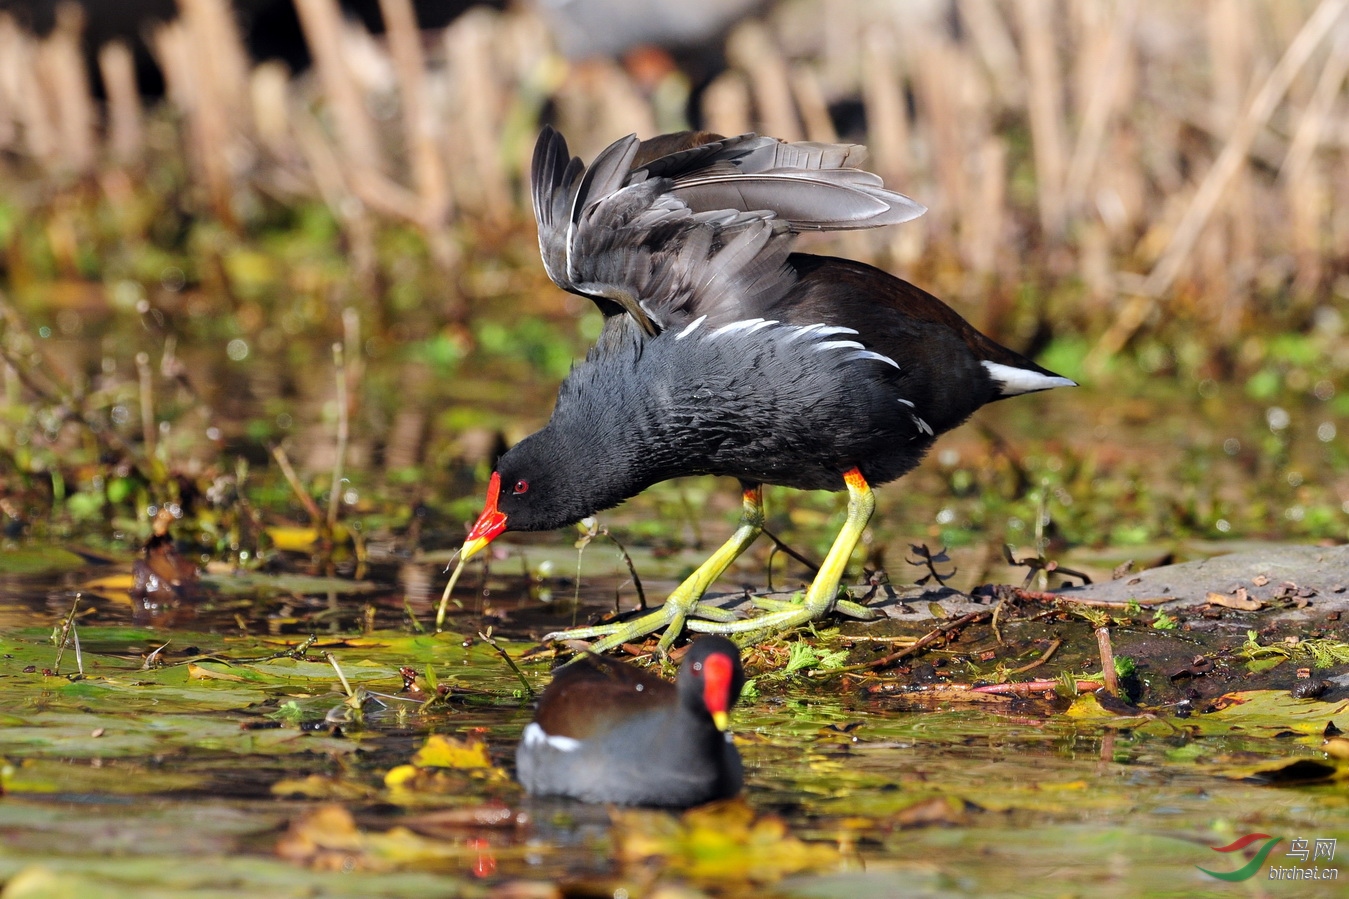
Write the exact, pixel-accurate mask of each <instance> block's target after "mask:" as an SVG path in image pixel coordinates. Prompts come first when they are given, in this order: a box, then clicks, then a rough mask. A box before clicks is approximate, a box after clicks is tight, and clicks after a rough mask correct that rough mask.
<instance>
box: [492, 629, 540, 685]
mask: <svg viewBox="0 0 1349 899" xmlns="http://www.w3.org/2000/svg"><path fill="white" fill-rule="evenodd" d="M478 636H479V637H480V638H482V641H483V642H484V643H486V644H487V645H488V646H490V647H492V648H493V649H495V650H496V651H497V655H499V656H501V658H503V659H505V661H506V666H507V667H508V668H510V669H511V671H512V672H513V673H514V674H515V676H516V678H517V679H518V680H519V681H520V686H522V687H524V688H525V695H526V696H527V697H529V698H530V699H533V698H534V688H533V687H532V686H531V685H530V683H529V680H528V679H527V678H526V677H525V673H524V672H523V671H521V670H520V667H519V666H518V665H516V664H515V660H514V659H512V658H511V657H510V653H508V652H506V650H505V649H504V648H502V646H501V644H499V643H497V641H496V638H495V637H493V636H492V629H491V628H490V627H489V628H488V629H487V633H483V632H482V631H478Z"/></svg>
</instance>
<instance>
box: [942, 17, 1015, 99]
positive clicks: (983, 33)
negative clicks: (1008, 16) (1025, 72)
mask: <svg viewBox="0 0 1349 899" xmlns="http://www.w3.org/2000/svg"><path fill="white" fill-rule="evenodd" d="M956 10H957V12H959V14H960V21H961V23H962V24H963V25H965V27H966V28H968V29H969V32H970V38H971V41H972V43H973V44H974V47H975V50H976V52H977V53H978V55H979V60H980V62H982V63H983V66H984V68H985V69H987V70H988V74H989V82H990V83H991V84H992V85H993V90H994V92H995V93H996V94H997V96H998V99H999V101H1000V102H1001V103H1002V104H1003V105H1004V106H1007V107H1009V108H1020V107H1021V106H1022V105H1024V102H1025V100H1024V98H1025V95H1026V80H1025V78H1024V77H1023V76H1022V71H1021V60H1020V57H1019V55H1018V53H1017V49H1016V44H1015V43H1014V42H1013V41H1012V35H1011V33H1010V31H1009V30H1008V28H1007V23H1006V21H1004V20H1003V18H1002V14H1001V13H1000V12H998V7H997V5H996V4H995V3H994V2H993V0H964V2H962V3H961V4H960V5H959V6H958V7H956Z"/></svg>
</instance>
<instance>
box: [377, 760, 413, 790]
mask: <svg viewBox="0 0 1349 899" xmlns="http://www.w3.org/2000/svg"><path fill="white" fill-rule="evenodd" d="M418 773H419V772H418V770H417V766H416V765H399V766H398V767H396V768H390V769H389V773H388V774H385V775H384V786H386V787H390V788H394V787H401V786H403V785H404V784H406V783H409V782H410V781H414V780H416V779H417V774H418Z"/></svg>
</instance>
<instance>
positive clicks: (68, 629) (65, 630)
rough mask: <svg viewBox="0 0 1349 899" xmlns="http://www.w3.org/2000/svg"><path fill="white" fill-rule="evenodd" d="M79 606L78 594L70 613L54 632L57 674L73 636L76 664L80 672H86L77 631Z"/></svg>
mask: <svg viewBox="0 0 1349 899" xmlns="http://www.w3.org/2000/svg"><path fill="white" fill-rule="evenodd" d="M79 608H80V598H79V597H78V596H76V597H75V602H73V603H72V604H71V606H70V614H68V615H66V617H65V620H63V621H62V622H61V625H60V627H59V628H58V629H57V630H56V632H55V633H53V634H52V641H53V642H54V643H56V660H55V661H54V662H52V671H53V672H55V673H56V674H60V673H61V657H62V656H64V655H65V654H66V643H67V642H69V641H70V638H71V637H72V636H74V638H75V641H74V643H75V665H76V667H78V668H79V672H80V674H84V660H83V659H81V658H80V638H79V635H78V634H77V633H76V632H75V613H76V612H78V611H79Z"/></svg>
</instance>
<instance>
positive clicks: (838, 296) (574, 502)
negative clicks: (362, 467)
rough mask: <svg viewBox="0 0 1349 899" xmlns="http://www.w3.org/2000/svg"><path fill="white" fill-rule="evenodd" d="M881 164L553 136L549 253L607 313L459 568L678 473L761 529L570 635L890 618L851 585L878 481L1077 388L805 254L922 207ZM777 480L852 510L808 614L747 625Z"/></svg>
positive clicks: (541, 213)
mask: <svg viewBox="0 0 1349 899" xmlns="http://www.w3.org/2000/svg"><path fill="white" fill-rule="evenodd" d="M863 153H864V151H863V148H861V147H857V146H844V145H832V144H817V143H784V142H782V141H778V140H776V139H774V138H770V137H759V136H756V135H752V134H749V135H742V136H740V137H733V138H722V137H720V136H718V135H713V134H708V133H696V134H695V133H688V132H685V133H682V134H673V135H663V136H661V137H657V138H653V139H652V140H649V141H646V142H644V143H639V142H638V140H637V138H636V137H635V136H629V137H625V138H623V139H622V140H620V141H617V142H616V143H614V144H612V145H610V146H609V147H608V148H607V149H605V150H604V151H602V152H601V153H600V154H599V156H598V157H596V159H595V161H594V163H593V164H592V165H591V166H590V168H589V169H587V168H586V167H585V166H583V165H582V163H581V161H580V160H579V159H575V158H570V157H569V156H568V153H567V144H566V141H564V140H563V138H562V136H561V135H560V134H558V133H557V132H556V131H554V130H552V129H551V128H545V129H544V131H543V134H542V135H541V136H540V137H539V140H538V144H537V145H536V146H535V150H534V161H533V169H532V175H533V196H534V212H535V217H536V218H537V219H538V225H539V246H540V249H541V251H542V255H543V263H544V266H545V268H546V269H547V271H548V275H549V277H551V278H552V279H553V281H555V282H556V283H557V284H558V285H559V286H561V287H563V288H565V289H567V290H569V291H571V292H573V293H577V294H580V295H581V296H585V297H589V298H590V299H592V300H594V302H595V303H596V304H597V305H598V306H599V308H600V310H601V311H602V312H603V313H604V315H605V322H604V327H603V329H602V331H601V333H600V336H599V339H598V341H597V342H596V344H595V346H594V347H593V348H592V349H591V350H590V352H589V353H588V354H587V356H586V358H585V361H584V362H581V363H579V364H578V365H576V366H575V367H574V368H573V369H572V371H571V373H570V374H569V375H568V376H567V379H566V380H565V381H564V382H563V384H562V387H561V390H560V391H559V393H558V398H557V406H556V408H555V409H554V410H553V416H552V419H551V420H550V421H549V422H548V424H547V426H546V427H544V428H543V429H542V430H541V431H538V432H537V433H535V434H532V435H530V436H528V437H526V438H525V439H523V440H521V441H520V442H519V443H518V444H516V445H515V446H514V447H512V448H511V449H510V450H509V451H507V452H506V453H505V454H504V455H502V456H501V458H500V459H499V460H498V461H497V469H496V472H495V473H493V475H492V477H491V481H490V482H489V484H488V487H487V503H486V507H485V508H484V509H483V512H482V515H481V516H480V517H479V518H478V520H477V523H476V524H475V525H474V526H473V528H472V530H471V531H470V532H469V535H468V539H467V540H466V541H465V543H464V546H463V549H462V554H461V557H460V568H459V569H458V570H462V566H463V561H464V560H466V559H467V558H469V557H470V556H472V555H473V554H474V553H476V552H478V551H479V550H481V549H482V548H483V547H484V546H486V545H487V544H488V543H489V542H490V541H491V540H492V539H494V538H495V537H497V536H498V535H499V534H501V533H502V532H504V531H507V530H520V531H538V530H547V529H551V528H557V527H562V526H564V525H568V524H572V523H574V522H577V521H579V520H581V519H582V518H584V517H586V516H588V515H592V514H594V513H595V512H598V511H600V510H602V509H608V508H610V507H612V506H615V505H617V504H618V503H620V502H622V501H623V500H625V499H627V498H628V497H631V496H635V495H636V494H638V493H640V492H641V491H643V490H645V489H646V488H647V487H649V486H650V485H652V484H655V483H656V482H658V481H663V480H667V479H669V478H676V477H681V476H684V475H701V474H715V475H730V476H732V477H735V478H739V479H740V482H741V486H742V489H743V514H742V517H741V520H740V525H739V527H738V528H737V529H736V531H735V533H734V534H733V535H732V536H731V538H730V539H729V540H728V541H727V542H726V544H725V545H723V546H722V547H721V548H720V549H718V550H717V551H716V552H715V553H714V554H713V555H712V557H711V558H710V559H708V561H707V562H705V563H704V564H703V565H702V566H700V567H699V568H698V569H697V570H696V571H695V572H694V573H693V574H692V575H690V576H689V578H688V579H687V580H685V581H684V582H683V583H682V584H681V585H680V586H679V587H678V588H676V590H675V591H674V593H672V594H671V595H670V596H669V597H668V598H667V599H666V601H665V604H664V605H663V606H661V607H660V608H658V609H656V610H654V611H652V612H650V613H648V614H645V615H643V616H640V617H638V618H636V619H634V620H631V621H628V622H624V623H619V624H608V625H603V626H599V627H592V628H579V629H573V630H570V631H565V632H563V633H564V634H565V635H566V636H568V637H574V638H581V639H586V638H590V637H597V636H603V637H604V639H602V640H599V641H598V642H596V643H595V644H594V645H593V646H592V649H593V650H594V651H596V652H603V651H605V650H607V649H611V648H613V647H614V646H617V645H618V644H620V643H624V642H628V641H631V640H635V639H638V638H639V637H641V636H644V635H646V634H649V633H652V632H654V631H656V630H658V629H660V628H661V627H663V626H664V627H666V631H665V634H664V635H663V636H662V638H661V643H660V646H661V648H662V649H665V648H668V647H669V645H670V644H671V643H672V641H673V640H674V638H675V637H676V636H677V635H678V634H679V632H680V631H681V630H682V629H683V627H684V625H685V623H686V622H687V624H688V627H689V628H690V629H692V630H695V631H703V632H711V633H722V634H730V633H739V632H744V631H751V630H760V629H768V628H779V629H785V628H790V627H795V626H798V625H801V624H804V623H806V622H809V621H812V620H815V619H819V618H821V617H823V616H825V615H827V614H829V613H830V612H831V611H834V610H838V611H841V612H845V613H848V614H852V615H855V616H858V617H871V615H870V613H868V612H867V610H865V609H863V608H862V607H861V606H859V605H858V604H856V603H851V602H848V601H844V600H840V599H839V597H838V591H839V581H840V579H841V577H842V575H843V571H844V568H845V566H846V565H847V562H848V558H849V556H850V555H851V554H852V551H853V549H854V547H855V546H856V545H857V541H858V539H859V538H860V537H861V535H862V530H863V528H864V527H865V526H866V524H867V521H868V519H869V518H870V517H871V512H872V508H873V506H874V499H873V497H872V493H871V487H870V485H872V484H884V483H886V482H887V481H892V480H894V479H895V478H898V477H899V476H900V475H902V474H904V473H905V472H907V471H909V470H910V469H911V468H913V467H914V466H915V465H917V464H918V461H919V460H920V459H921V458H922V457H923V454H924V453H925V452H926V451H927V449H928V448H929V447H930V446H931V445H932V443H933V441H934V440H935V438H936V436H937V435H938V434H941V433H942V432H944V431H947V430H949V429H951V428H954V427H955V426H956V425H958V424H960V423H961V422H963V421H964V420H965V419H966V418H968V417H969V416H970V414H971V413H973V412H974V411H975V410H976V409H978V408H979V407H980V406H982V405H984V404H985V403H988V402H992V401H993V400H998V399H1002V398H1004V397H1008V396H1013V395H1016V394H1020V393H1030V392H1032V391H1037V390H1047V389H1049V388H1051V387H1061V386H1072V385H1073V382H1072V381H1070V380H1068V379H1067V378H1063V377H1060V376H1058V375H1056V374H1054V373H1053V372H1051V371H1048V370H1047V369H1044V368H1041V367H1040V366H1038V365H1036V364H1035V363H1034V362H1031V361H1030V360H1029V359H1026V358H1025V357H1023V356H1021V355H1020V354H1018V353H1015V352H1013V351H1011V350H1009V349H1007V348H1006V347H1003V346H1000V345H999V344H997V343H995V342H993V341H992V340H990V339H989V338H987V337H985V336H984V335H982V334H980V333H979V332H978V331H976V330H975V329H974V328H973V327H972V326H971V325H970V324H969V323H968V322H966V321H965V320H964V319H962V318H961V317H960V316H959V315H957V314H956V313H955V311H953V310H952V309H950V308H949V307H948V306H946V305H945V304H944V303H942V302H941V301H940V300H938V299H937V298H935V297H933V296H931V295H930V294H928V293H925V292H924V291H922V290H920V289H918V288H917V287H915V286H913V285H912V284H909V283H908V282H906V281H902V280H900V279H899V278H896V277H894V276H892V275H889V274H886V273H885V272H883V271H881V270H879V269H876V268H873V267H871V266H869V265H864V264H862V263H860V262H853V261H850V260H847V259H836V258H831V257H826V256H812V255H805V254H799V253H791V252H790V249H791V246H792V243H793V240H794V238H795V235H796V233H797V232H799V231H803V230H841V229H848V228H871V227H876V226H878V225H886V224H891V223H895V222H902V221H906V220H908V219H911V218H914V217H915V216H918V215H921V214H922V212H923V211H924V208H923V207H922V206H920V205H918V204H917V203H915V202H913V201H912V200H910V199H908V198H907V197H904V196H901V195H900V194H897V193H893V192H891V191H888V190H886V189H885V188H884V187H883V186H882V184H881V180H880V178H879V177H878V176H876V175H873V174H871V173H869V172H865V171H862V170H860V169H858V168H856V166H857V165H858V164H859V162H860V161H861V157H862V155H863ZM763 484H781V485H784V486H788V487H796V488H799V489H802V490H843V489H846V490H847V491H848V497H849V500H848V514H847V520H846V522H845V524H844V526H843V528H842V530H841V531H840V533H839V535H838V537H837V538H836V539H835V541H834V544H833V546H832V548H831V549H830V550H829V553H828V554H827V556H826V557H825V561H824V563H823V565H822V566H821V568H820V571H819V574H818V575H817V576H816V577H815V580H814V582H813V583H812V584H811V587H810V589H809V590H808V591H807V593H806V596H805V600H804V602H803V603H777V604H774V605H772V606H770V608H773V609H774V611H772V612H769V613H767V614H763V615H759V616H757V617H753V618H749V619H746V620H733V619H735V618H736V616H735V615H733V614H732V613H730V612H727V611H726V610H724V609H721V608H719V607H717V606H715V605H712V604H710V603H702V602H700V600H701V599H702V596H703V594H704V592H705V591H706V590H707V589H708V588H709V587H710V586H711V585H712V583H713V582H714V581H715V580H716V579H717V578H718V577H719V576H720V575H721V574H722V572H724V571H725V570H726V568H727V567H728V566H730V564H731V563H732V562H733V561H734V560H735V558H736V557H737V556H739V555H740V554H741V553H742V552H743V551H744V550H745V548H746V547H747V546H749V545H750V543H751V542H752V541H753V540H754V538H755V537H756V536H758V534H759V532H760V530H762V527H763V505H762V488H761V485H763ZM456 574H457V571H456ZM452 585H453V578H452V579H451V585H450V586H451V587H452ZM448 592H449V588H448V587H447V591H446V595H448ZM443 606H444V603H443V602H442V611H443ZM549 636H550V637H555V636H558V635H549Z"/></svg>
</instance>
